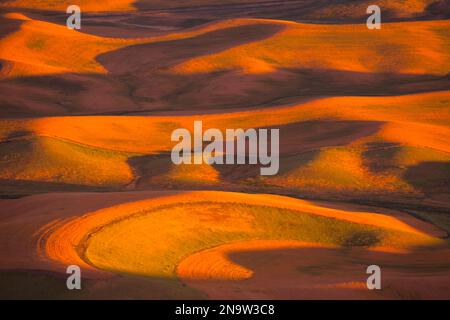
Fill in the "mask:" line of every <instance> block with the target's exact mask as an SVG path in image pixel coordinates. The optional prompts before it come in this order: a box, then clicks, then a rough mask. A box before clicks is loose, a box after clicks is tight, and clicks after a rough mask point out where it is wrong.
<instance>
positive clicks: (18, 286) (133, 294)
mask: <svg viewBox="0 0 450 320" xmlns="http://www.w3.org/2000/svg"><path fill="white" fill-rule="evenodd" d="M64 271H65V270H62V271H61V273H57V272H51V271H45V270H26V269H20V270H19V269H17V270H2V271H0V299H2V300H86V299H88V300H106V299H119V300H133V299H136V300H143V299H155V300H156V299H157V300H160V299H175V300H177V299H204V298H205V296H204V294H202V293H201V292H199V291H197V290H195V289H192V288H189V287H186V286H184V285H182V284H181V283H180V282H179V281H177V280H175V279H169V278H166V279H165V278H156V277H139V276H133V275H111V277H109V278H105V279H93V278H89V277H86V276H83V277H82V280H81V288H82V289H81V290H69V289H67V285H66V281H67V277H68V275H67V274H65V273H64Z"/></svg>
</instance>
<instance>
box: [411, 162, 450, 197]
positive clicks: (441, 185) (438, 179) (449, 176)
mask: <svg viewBox="0 0 450 320" xmlns="http://www.w3.org/2000/svg"><path fill="white" fill-rule="evenodd" d="M404 178H405V180H406V181H408V183H410V184H411V185H412V186H414V188H416V189H418V190H420V191H422V192H423V193H425V194H439V193H445V194H449V195H450V162H432V161H430V162H422V163H420V164H418V165H416V166H412V167H409V168H408V169H407V170H406V172H405V174H404Z"/></svg>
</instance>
